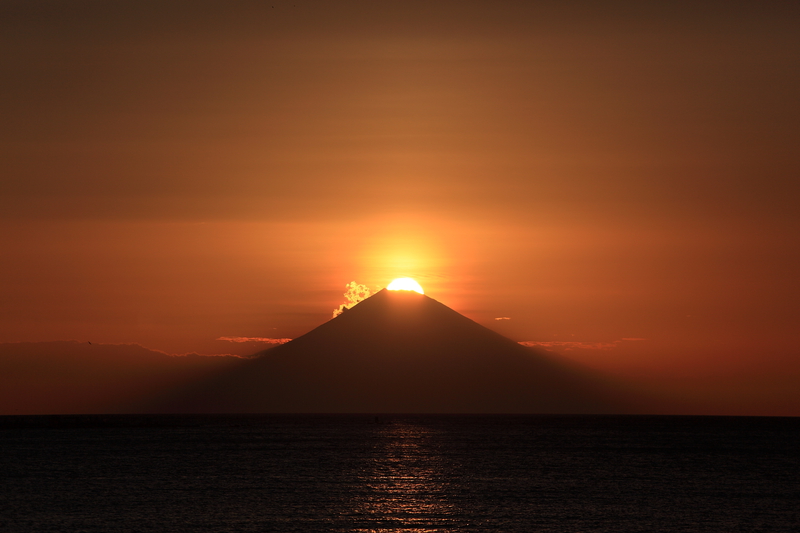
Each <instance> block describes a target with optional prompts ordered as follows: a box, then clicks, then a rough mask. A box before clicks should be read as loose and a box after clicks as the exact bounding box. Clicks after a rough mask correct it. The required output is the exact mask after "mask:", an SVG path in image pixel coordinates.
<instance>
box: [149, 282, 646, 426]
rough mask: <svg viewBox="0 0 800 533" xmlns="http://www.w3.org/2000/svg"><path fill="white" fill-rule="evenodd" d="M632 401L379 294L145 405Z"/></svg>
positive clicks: (399, 406) (427, 307)
mask: <svg viewBox="0 0 800 533" xmlns="http://www.w3.org/2000/svg"><path fill="white" fill-rule="evenodd" d="M635 401H638V400H635V399H634V398H633V397H632V396H630V395H627V394H625V393H624V392H623V391H621V390H620V389H619V388H616V387H615V386H613V384H612V383H610V382H609V381H606V380H604V379H602V378H600V377H599V376H597V375H594V374H592V373H590V372H589V371H587V370H584V369H581V368H579V367H577V366H575V365H571V364H569V363H567V362H565V361H560V360H557V359H555V358H552V357H548V356H545V355H543V354H541V353H539V352H537V351H534V350H532V349H530V348H527V347H524V346H521V345H519V344H518V343H516V342H514V341H513V340H511V339H508V338H506V337H503V336H502V335H500V334H498V333H496V332H494V331H491V330H489V329H487V328H485V327H483V326H481V325H479V324H477V323H476V322H474V321H472V320H470V319H468V318H467V317H465V316H463V315H461V314H459V313H457V312H455V311H453V310H452V309H450V308H449V307H447V306H445V305H443V304H441V303H439V302H437V301H436V300H433V299H432V298H430V297H428V296H424V295H421V294H417V293H414V292H408V291H387V290H382V291H380V292H378V293H377V294H375V295H373V296H372V297H370V298H368V299H366V300H364V301H363V302H361V303H359V304H358V305H356V306H355V307H353V308H352V309H350V310H348V311H346V312H345V313H343V314H341V315H340V316H338V317H336V318H334V319H332V320H330V321H329V322H326V323H325V324H322V325H321V326H319V327H318V328H316V329H314V330H312V331H311V332H309V333H307V334H305V335H303V336H301V337H298V338H297V339H295V340H293V341H291V342H289V343H286V344H283V345H280V346H276V347H274V348H271V349H269V350H266V351H264V352H262V353H261V354H260V356H259V357H257V358H255V359H250V360H247V361H243V362H242V364H241V365H238V366H236V367H234V368H231V369H229V370H228V371H227V372H225V373H224V374H222V375H220V376H217V377H215V378H213V379H211V380H208V381H206V382H204V383H197V384H195V385H192V386H191V387H189V388H188V389H185V390H183V391H180V392H176V393H175V394H174V395H173V396H172V397H171V398H168V399H164V401H163V402H162V403H160V404H159V405H154V406H153V409H154V410H157V411H166V412H207V413H214V412H229V413H234V412H242V413H245V412H251V413H252V412H285V413H292V412H295V413H296V412H306V413H313V412H318V413H323V412H329V413H341V412H377V413H401V412H402V413H611V412H631V411H638V410H641V409H642V406H641V405H638V406H636V407H633V405H632V403H633V402H635ZM645 409H646V408H645Z"/></svg>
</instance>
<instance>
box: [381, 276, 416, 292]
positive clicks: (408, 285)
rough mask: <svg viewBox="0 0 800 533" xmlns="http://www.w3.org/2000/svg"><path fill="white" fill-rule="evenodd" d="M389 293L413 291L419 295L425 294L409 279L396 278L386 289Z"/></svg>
mask: <svg viewBox="0 0 800 533" xmlns="http://www.w3.org/2000/svg"><path fill="white" fill-rule="evenodd" d="M386 288H387V289H389V290H390V291H414V292H418V293H420V294H425V291H423V290H422V287H421V286H420V284H419V283H417V282H416V281H414V280H413V279H411V278H397V279H395V280H392V282H391V283H390V284H389V286H388V287H386Z"/></svg>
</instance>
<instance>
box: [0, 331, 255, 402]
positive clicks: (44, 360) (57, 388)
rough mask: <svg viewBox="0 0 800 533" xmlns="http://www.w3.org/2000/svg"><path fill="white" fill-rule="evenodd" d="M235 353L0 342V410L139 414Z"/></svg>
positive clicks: (224, 365)
mask: <svg viewBox="0 0 800 533" xmlns="http://www.w3.org/2000/svg"><path fill="white" fill-rule="evenodd" d="M240 361H241V359H240V358H238V357H205V356H199V355H195V354H191V355H186V356H171V355H168V354H165V353H163V352H158V351H155V350H148V349H147V348H144V347H142V346H139V345H136V344H97V343H95V344H89V343H88V342H84V343H79V342H70V341H67V342H64V341H59V342H21V343H5V344H0V414H9V415H22V414H83V413H142V412H146V411H147V410H148V409H149V408H150V406H151V405H152V404H153V398H160V397H163V396H164V395H165V394H167V392H166V391H172V390H174V389H175V388H180V387H185V386H186V385H187V384H188V383H196V382H198V381H203V380H206V379H208V378H209V376H211V375H214V374H217V373H220V372H222V371H224V370H225V369H228V368H230V367H231V366H233V365H236V364H238V363H239V362H240Z"/></svg>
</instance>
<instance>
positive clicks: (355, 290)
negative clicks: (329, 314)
mask: <svg viewBox="0 0 800 533" xmlns="http://www.w3.org/2000/svg"><path fill="white" fill-rule="evenodd" d="M345 287H347V290H346V291H345V293H344V298H345V300H346V301H345V303H343V304H342V305H340V306H339V307H337V308H336V309H334V310H333V318H336V317H337V316H339V315H341V314H342V313H344V310H345V309H350V308H351V307H353V306H354V305H356V304H357V303H358V302H360V301H362V300H366V299H367V298H369V297H370V296H372V291H371V290H370V289H369V287H367V286H366V285H361V284H360V283H356V282H355V281H351V282H350V283H348V284H347V285H345Z"/></svg>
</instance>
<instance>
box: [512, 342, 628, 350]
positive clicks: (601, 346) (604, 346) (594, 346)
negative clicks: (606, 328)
mask: <svg viewBox="0 0 800 533" xmlns="http://www.w3.org/2000/svg"><path fill="white" fill-rule="evenodd" d="M619 342H620V341H614V342H580V341H520V344H521V345H523V346H540V347H542V348H545V349H547V348H563V349H565V350H573V349H575V348H578V349H581V350H611V349H613V348H616V347H617V344H618V343H619Z"/></svg>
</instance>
